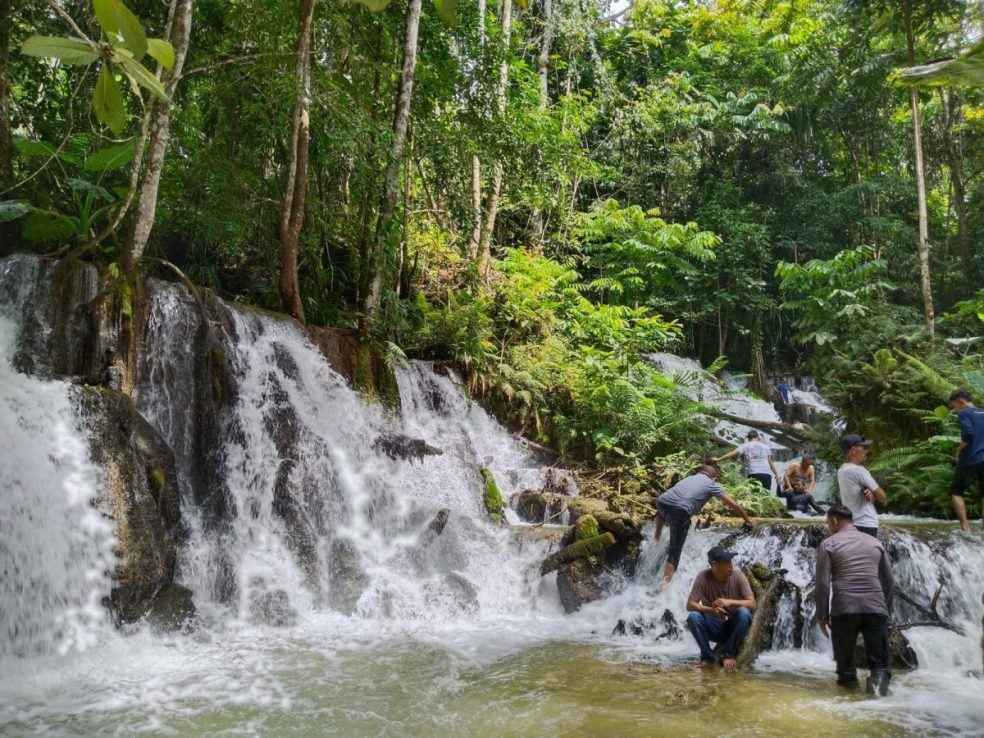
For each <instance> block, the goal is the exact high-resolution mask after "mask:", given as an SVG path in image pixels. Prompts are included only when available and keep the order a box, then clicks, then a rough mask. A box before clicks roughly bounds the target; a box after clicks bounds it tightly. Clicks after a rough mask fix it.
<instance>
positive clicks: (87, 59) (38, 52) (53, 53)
mask: <svg viewBox="0 0 984 738" xmlns="http://www.w3.org/2000/svg"><path fill="white" fill-rule="evenodd" d="M21 53H23V54H27V55H28V56H41V57H46V58H54V59H59V60H60V61H61V62H62V63H63V64H92V62H94V61H96V60H97V59H98V58H99V54H97V53H96V52H95V51H93V49H92V47H91V46H89V44H87V43H86V42H85V41H83V40H82V39H79V38H69V37H63V36H31V37H30V38H29V39H27V40H26V41H25V42H24V43H23V44H21Z"/></svg>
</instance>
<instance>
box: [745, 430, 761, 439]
mask: <svg viewBox="0 0 984 738" xmlns="http://www.w3.org/2000/svg"><path fill="white" fill-rule="evenodd" d="M758 437H759V432H758V431H757V430H750V431H748V433H746V434H745V438H758Z"/></svg>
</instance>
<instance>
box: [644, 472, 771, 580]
mask: <svg viewBox="0 0 984 738" xmlns="http://www.w3.org/2000/svg"><path fill="white" fill-rule="evenodd" d="M717 478H718V471H717V469H715V468H714V467H713V466H702V467H701V468H700V471H699V472H697V473H696V474H691V475H690V476H689V477H686V478H684V479H681V480H680V481H679V482H677V483H676V484H674V485H673V486H672V487H670V488H669V489H668V490H667V491H666V492H664V493H663V494H661V495H660V496H659V499H658V500H656V540H657V541H658V540H659V539H660V537H661V536H662V535H663V526H664V525H669V526H670V545H669V548H668V549H667V551H666V567H665V568H664V569H663V583H662V585H660V591H662V590H664V589H666V585H667V584H669V582H670V580H671V579H672V578H673V575H674V574H675V573H676V570H677V567H678V566H679V565H680V553H681V552H682V551H683V544H684V543H685V542H686V540H687V532H688V531H689V530H690V518H692V517H693V516H694V515H696V514H697V513H699V512H700V511H701V510H702V509H703V507H704V505H706V504H707V503H708V501H710V499H711V498H712V497H720V498H721V502H723V503H724V504H725V505H727V506H728V507H729V508H731V509H732V510H733V511H734V512H735V513H736V514H737V515H739V516H740V517H741V518H742V519H744V521H745V522H746V523H748V524H749V525H751V524H752V519H751V518H750V517H748V513H747V512H745V509H744V508H743V507H742V506H741V505H739V504H738V503H737V502H735V500H734V499H733V498H732V497H731V496H730V495H729V494H728V493H727V492H725V491H724V487H722V486H721V485H720V484H718V481H717Z"/></svg>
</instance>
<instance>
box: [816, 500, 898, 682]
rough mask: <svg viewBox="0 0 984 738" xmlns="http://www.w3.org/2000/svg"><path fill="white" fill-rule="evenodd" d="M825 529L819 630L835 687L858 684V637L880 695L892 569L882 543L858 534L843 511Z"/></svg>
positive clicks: (837, 509)
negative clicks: (829, 647) (830, 654)
mask: <svg viewBox="0 0 984 738" xmlns="http://www.w3.org/2000/svg"><path fill="white" fill-rule="evenodd" d="M827 524H828V525H829V526H830V530H831V535H830V536H828V537H827V538H825V539H824V540H823V541H821V543H820V546H819V547H818V548H817V572H816V590H815V596H816V605H817V624H818V625H819V626H820V632H821V633H823V636H824V638H830V640H831V643H832V644H833V647H834V661H836V662H837V684H838V685H840V686H842V687H853V686H856V685H857V683H858V672H857V669H855V668H854V646H855V644H856V643H857V640H858V633H860V634H861V635H862V637H863V638H864V648H865V652H866V653H867V655H868V666H869V667H870V669H871V686H872V688H873V690H874V691H875V692H876V693H877V694H880V695H884V694H885V693H886V691H887V689H888V680H889V672H888V665H889V650H888V613H889V612H890V611H891V608H892V594H893V592H894V590H895V580H894V578H893V576H892V565H891V562H890V561H889V559H888V554H887V553H885V548H884V546H882V544H881V541H879V540H878V539H877V538H874V537H872V536H868V535H865V534H864V533H862V532H861V531H859V530H858V529H857V527H855V526H854V524H853V515H852V514H851V511H850V510H849V509H848V508H847V507H845V506H844V505H833V506H832V507H831V508H830V509H829V510H828V511H827ZM831 590H833V591H832V592H831ZM831 595H832V596H831ZM828 628H829V633H828Z"/></svg>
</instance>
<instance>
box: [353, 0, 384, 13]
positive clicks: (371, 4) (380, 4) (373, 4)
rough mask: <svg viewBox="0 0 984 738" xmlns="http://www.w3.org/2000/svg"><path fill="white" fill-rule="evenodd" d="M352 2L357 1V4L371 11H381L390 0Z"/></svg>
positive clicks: (359, 0) (358, 0)
mask: <svg viewBox="0 0 984 738" xmlns="http://www.w3.org/2000/svg"><path fill="white" fill-rule="evenodd" d="M352 2H355V3H358V4H359V5H364V6H365V7H367V8H369V10H370V11H372V12H373V13H381V12H383V11H384V10H386V8H387V6H388V5H389V4H390V0H352Z"/></svg>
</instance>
